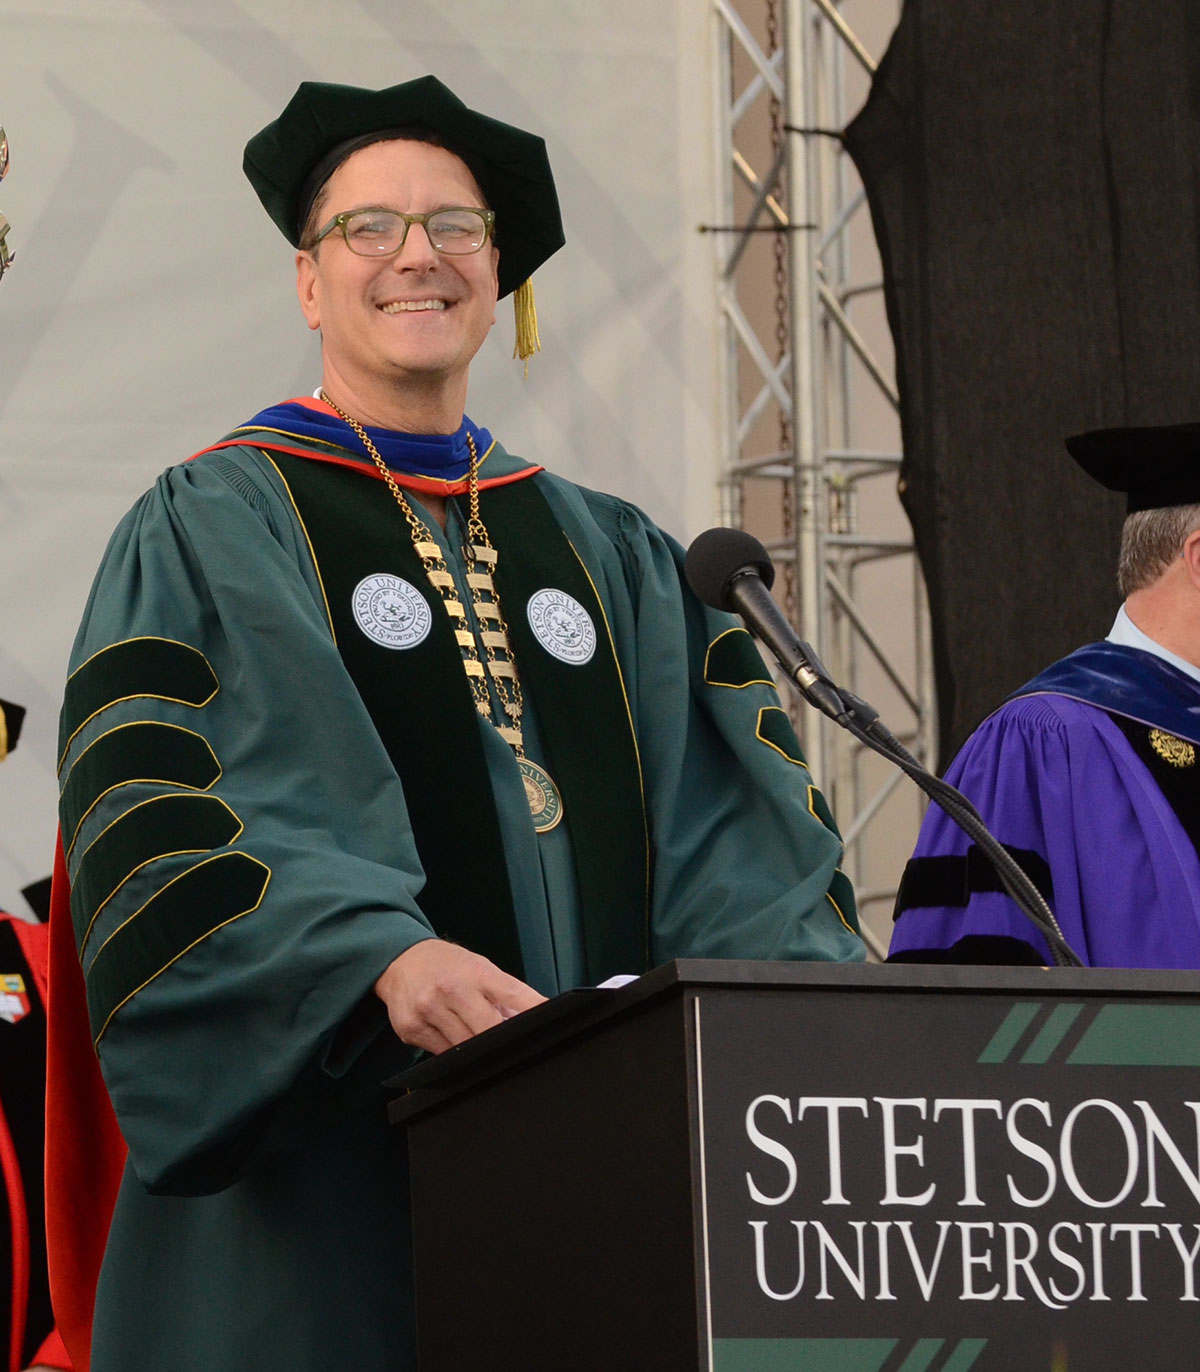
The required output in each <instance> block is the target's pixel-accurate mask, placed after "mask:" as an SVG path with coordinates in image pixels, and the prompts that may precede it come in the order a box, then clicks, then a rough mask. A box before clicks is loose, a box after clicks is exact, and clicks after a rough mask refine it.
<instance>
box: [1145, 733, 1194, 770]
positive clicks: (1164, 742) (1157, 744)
mask: <svg viewBox="0 0 1200 1372" xmlns="http://www.w3.org/2000/svg"><path fill="white" fill-rule="evenodd" d="M1150 746H1151V748H1153V749H1154V751H1155V752H1156V753H1157V754H1158V755H1159V757H1160V758H1162V760H1163V761H1164V762H1166V763H1169V764H1170V765H1171V766H1172V767H1192V766H1194V765H1195V762H1196V750H1195V748H1193V747H1192V745H1191V744H1190V743H1188V742H1187V740H1186V739H1182V738H1176V737H1175V735H1174V734H1168V733H1165V732H1164V731H1163V730H1162V729H1151V730H1150Z"/></svg>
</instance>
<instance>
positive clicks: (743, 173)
mask: <svg viewBox="0 0 1200 1372" xmlns="http://www.w3.org/2000/svg"><path fill="white" fill-rule="evenodd" d="M845 8H847V9H849V3H847V5H846V6H845ZM896 8H897V10H898V0H897V4H896ZM711 14H712V22H713V34H714V57H715V60H714V63H713V70H714V74H715V83H716V96H715V101H714V108H715V110H716V113H717V126H718V127H717V135H716V145H717V157H718V164H717V174H718V176H717V186H718V192H719V195H720V203H719V208H718V209H717V212H716V217H717V222H716V223H715V224H713V225H709V226H706V227H707V228H709V229H710V230H712V231H713V241H714V244H715V251H716V256H717V262H718V270H717V272H716V282H717V286H716V289H717V309H718V317H719V321H720V330H721V355H720V359H719V365H720V375H721V388H720V402H721V405H722V409H723V414H722V417H721V432H722V434H723V438H724V453H723V458H722V463H721V467H722V476H721V483H720V498H721V508H722V519H723V522H724V523H727V524H731V525H736V526H740V527H744V528H748V529H750V530H751V531H752V532H754V533H755V534H757V535H758V536H759V537H760V538H762V540H763V542H764V543H765V544H766V546H767V548H768V550H769V551H770V552H771V555H772V557H773V558H774V560H775V561H776V563H777V564H778V565H779V566H780V568H781V575H780V578H779V584H777V586H776V593H777V595H778V596H779V598H780V600H781V601H782V603H783V605H784V608H785V609H786V610H787V612H788V614H789V617H790V618H791V619H792V621H793V623H795V624H797V626H798V627H801V630H802V633H803V636H804V637H805V638H806V639H808V641H809V642H810V643H812V644H813V646H814V647H815V648H816V650H817V652H818V654H819V655H820V657H821V658H822V659H823V660H824V662H825V663H826V665H827V667H828V668H829V670H830V672H831V673H832V675H833V676H834V678H835V680H837V681H839V682H840V683H842V684H843V685H846V686H848V687H849V688H850V689H851V690H852V691H855V692H856V693H858V694H860V695H862V696H864V697H865V698H866V699H868V700H871V701H872V703H873V704H875V705H877V706H878V707H880V708H881V710H882V712H883V715H884V718H885V719H886V720H887V721H888V723H889V726H890V727H891V728H892V730H893V731H894V732H895V733H896V734H897V735H898V736H899V737H901V738H902V739H903V740H904V741H905V742H906V743H907V744H908V746H909V747H910V748H911V749H912V751H913V752H915V753H916V754H917V755H918V756H921V757H927V756H931V755H932V751H931V750H932V740H933V727H934V714H933V700H934V695H933V683H932V669H931V662H930V654H929V648H928V642H929V635H928V628H927V610H926V604H925V594H924V588H923V585H922V583H921V579H920V575H919V572H918V570H917V565H916V557H915V554H914V550H913V547H912V542H911V533H910V529H909V525H908V521H907V519H906V518H905V517H904V515H903V512H902V510H901V509H900V505H899V501H898V499H897V496H896V486H897V477H898V468H899V463H900V453H899V451H898V449H899V424H898V405H899V402H898V396H897V391H896V385H895V381H894V377H893V375H892V369H891V366H890V363H889V362H887V361H886V360H883V359H881V358H880V357H879V356H877V352H878V351H879V350H880V349H879V347H878V344H876V347H875V348H874V349H873V348H872V346H871V344H870V343H869V341H868V336H867V334H866V333H864V331H863V330H862V329H861V328H860V326H859V319H858V318H857V317H856V316H860V315H862V316H866V315H868V314H869V315H870V318H871V320H874V321H876V332H877V333H878V332H879V329H878V321H879V320H881V318H882V315H881V292H882V282H881V281H879V280H878V279H877V278H878V275H879V269H878V265H877V261H876V259H875V257H874V253H873V251H872V252H870V253H867V254H864V253H863V251H862V245H863V243H864V235H865V237H866V241H867V243H868V246H871V245H873V240H871V239H870V224H869V216H868V215H867V213H866V208H865V195H864V193H863V191H862V188H861V184H860V182H859V180H858V176H857V173H856V171H855V169H854V166H853V164H852V163H851V161H850V158H849V156H848V155H847V154H846V152H845V150H844V147H843V145H842V140H841V132H842V130H843V129H844V128H845V125H846V122H847V119H848V117H849V115H850V114H852V113H853V110H850V111H849V113H848V111H847V88H848V85H850V84H851V80H850V78H853V77H857V78H858V79H857V85H858V91H859V98H860V99H861V93H862V90H863V86H864V82H863V78H862V76H861V74H860V73H858V72H855V71H853V70H850V71H848V67H849V68H853V67H854V66H857V67H859V68H861V69H862V71H863V72H865V73H867V75H868V76H869V75H870V74H872V73H873V72H874V69H875V62H874V60H873V59H872V57H871V55H870V54H869V53H868V52H867V50H866V48H865V46H864V45H863V43H862V42H860V41H859V39H858V38H857V37H856V35H855V33H854V32H853V31H852V30H851V28H850V25H849V24H848V23H847V21H846V19H845V18H844V16H843V14H842V11H841V9H839V7H838V3H837V0H711ZM856 103H857V102H856ZM856 247H857V248H858V253H857V255H858V257H859V258H862V257H864V256H866V257H867V260H868V261H869V262H870V263H871V264H872V265H871V267H870V270H871V271H872V272H873V275H874V277H875V278H876V279H871V280H861V279H858V278H857V277H856V275H855V262H854V258H855V249H856ZM868 322H870V321H868ZM881 397H882V400H883V404H880V398H881ZM881 437H882V441H880V439H881ZM881 573H884V575H883V576H882V581H883V582H884V583H886V584H885V585H883V586H882V588H881V584H880V583H881ZM795 719H796V724H797V728H798V731H799V732H800V735H801V738H802V741H803V743H804V747H805V751H806V754H807V756H808V758H809V761H810V764H811V767H812V770H813V773H814V775H815V776H816V778H817V779H818V781H819V783H820V784H821V786H822V788H823V789H824V790H825V791H826V793H827V794H828V795H829V797H830V800H831V803H832V804H833V806H834V810H835V813H836V814H837V815H838V819H839V823H840V825H841V827H842V831H843V836H844V838H845V840H846V870H847V872H848V874H849V876H850V877H851V879H852V881H854V883H855V888H856V891H857V894H858V899H859V906H860V913H862V914H863V916H864V921H863V922H864V932H865V933H866V936H867V940H868V944H869V946H870V947H871V949H872V952H873V953H874V954H875V955H876V956H881V955H882V953H883V951H884V948H885V946H886V932H885V928H886V922H887V916H888V915H890V909H891V898H892V896H893V895H894V891H895V880H896V874H897V873H898V871H899V869H900V866H901V865H902V863H903V860H904V856H906V855H907V851H908V848H910V847H911V842H912V840H913V839H914V838H915V832H916V824H917V821H918V819H919V814H920V806H919V805H918V804H917V802H916V801H915V800H911V801H910V800H908V799H907V798H905V799H903V800H902V801H900V800H897V799H895V798H894V793H896V792H897V790H898V788H901V787H907V786H908V784H909V783H908V782H907V781H902V778H901V773H899V772H897V771H894V770H891V769H888V768H887V767H886V766H885V765H881V764H879V761H878V759H875V758H873V757H871V756H870V755H864V754H863V752H862V751H861V749H860V747H859V745H858V744H856V743H855V742H854V741H853V740H852V739H851V738H850V737H849V735H846V734H844V733H842V732H841V731H840V730H838V729H837V728H836V726H835V725H833V724H831V723H830V722H829V721H827V720H825V719H824V718H823V717H822V716H819V715H817V714H816V713H815V712H814V711H811V710H808V709H807V707H803V706H801V707H800V708H799V709H798V710H797V711H796V714H795ZM898 803H902V804H904V805H906V806H907V809H905V810H903V811H902V812H900V818H899V820H898V819H897V813H898V812H897V809H896V806H897V804H898ZM898 828H899V829H905V828H907V829H908V830H909V831H910V832H907V833H899V834H898V833H897V829H898ZM897 854H900V856H897ZM872 924H874V926H875V927H874V928H872Z"/></svg>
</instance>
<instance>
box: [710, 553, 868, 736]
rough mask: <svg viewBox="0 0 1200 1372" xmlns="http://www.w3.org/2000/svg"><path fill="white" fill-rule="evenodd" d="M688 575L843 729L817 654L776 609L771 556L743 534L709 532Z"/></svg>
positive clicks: (842, 710)
mask: <svg viewBox="0 0 1200 1372" xmlns="http://www.w3.org/2000/svg"><path fill="white" fill-rule="evenodd" d="M684 575H685V576H686V577H687V582H688V585H689V586H690V587H691V588H692V590H693V591H695V593H696V595H697V596H699V598H700V599H701V600H702V601H703V602H704V603H705V604H706V605H711V606H712V608H713V609H714V610H732V611H734V612H735V613H736V614H740V615H741V617H742V618H743V619H744V620H745V621H746V625H747V627H748V628H749V629H750V630H751V631H752V632H753V633H754V634H755V635H756V636H757V637H758V638H759V639H760V640H761V641H762V642H763V643H765V644H766V645H767V647H768V648H769V649H770V650H771V652H772V653H773V654H774V656H775V658H776V660H777V661H778V663H779V665H780V667H782V668H783V670H784V672H785V673H786V674H787V675H788V677H789V678H791V680H792V681H794V682H795V684H796V685H797V687H798V688H799V690H800V693H801V695H803V696H804V698H805V700H807V701H808V702H809V703H810V704H811V705H814V706H816V708H817V709H818V710H820V711H821V712H822V714H826V715H828V716H829V718H830V719H833V720H836V721H837V722H838V723H839V724H842V725H845V723H846V722H847V712H846V706H845V703H844V702H843V700H842V698H841V696H840V695H839V694H838V692H837V690H836V689H835V688H834V686H833V684H832V682H831V681H830V678H829V673H828V672H826V670H825V668H824V667H823V666H822V664H821V661H820V659H819V658H818V657H817V655H816V653H814V652H813V650H812V649H811V648H810V647H809V645H808V644H807V643H805V642H804V640H803V639H802V638H801V637H800V636H799V635H798V634H797V633H796V631H795V629H793V628H792V626H791V625H790V624H789V623H788V621H787V617H786V616H785V615H784V613H783V611H782V610H781V609H780V608H779V606H778V605H777V604H776V603H775V599H774V597H773V596H772V595H771V586H772V584H773V582H774V580H775V568H774V566H773V565H772V563H771V559H770V557H769V555H768V553H767V550H766V549H765V548H764V547H763V545H762V544H761V543H760V542H759V541H758V539H757V538H755V537H754V535H753V534H748V533H747V532H746V531H745V530H744V529H709V530H707V531H706V532H705V533H702V534H701V535H700V536H699V537H698V538H697V539H695V540H694V541H693V543H692V546H691V547H690V548H689V549H688V551H687V558H686V560H685V562H684Z"/></svg>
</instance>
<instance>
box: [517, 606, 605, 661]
mask: <svg viewBox="0 0 1200 1372" xmlns="http://www.w3.org/2000/svg"><path fill="white" fill-rule="evenodd" d="M525 612H526V614H527V616H528V618H529V627H530V628H531V629H532V630H533V632H534V635H535V636H536V638H537V641H538V642H539V643H540V644H541V645H542V647H543V648H545V650H546V651H547V652H548V653H549V654H550V655H551V657H556V658H558V660H559V661H560V662H567V663H570V665H571V666H573V667H582V666H583V664H584V663H585V662H590V661H591V660H592V654H593V653H594V652H595V651H596V626H595V625H594V624H593V623H592V617H591V615H589V614H588V612H587V611H586V610H585V609H584V608H583V606H582V605H581V604H580V603H579V601H577V600H576V599H575V597H574V596H571V595H568V594H567V593H566V591H556V590H555V589H554V588H553V587H551V586H547V587H546V588H545V589H543V590H541V591H535V592H534V594H533V595H531V596H530V597H529V604H528V606H527V607H526V611H525Z"/></svg>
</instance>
